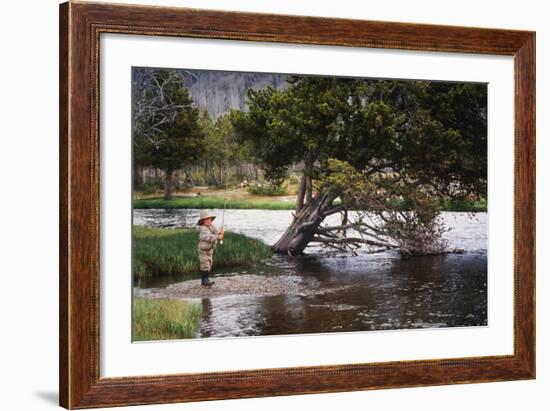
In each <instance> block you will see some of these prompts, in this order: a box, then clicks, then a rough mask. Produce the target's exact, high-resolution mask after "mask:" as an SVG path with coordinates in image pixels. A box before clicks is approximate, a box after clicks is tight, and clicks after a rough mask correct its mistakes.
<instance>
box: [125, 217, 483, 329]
mask: <svg viewBox="0 0 550 411" xmlns="http://www.w3.org/2000/svg"><path fill="white" fill-rule="evenodd" d="M199 212H200V210H192V209H191V210H134V224H137V225H148V226H156V227H191V226H194V225H195V223H196V221H197V219H198V215H199ZM214 212H215V213H216V214H217V215H218V216H220V217H219V218H221V215H222V211H221V210H214ZM332 217H333V218H334V221H330V220H329V221H327V223H328V224H330V225H332V224H333V223H337V219H338V217H337V216H332ZM442 218H443V219H444V222H445V224H446V226H447V227H449V228H451V230H450V231H448V232H446V233H445V237H446V239H447V240H448V242H449V246H450V247H451V248H461V249H464V250H465V251H466V252H465V253H464V254H448V255H441V256H423V257H414V258H410V259H401V258H400V257H399V255H398V253H397V252H395V251H384V252H381V253H377V254H368V253H366V252H364V253H361V252H360V253H359V255H358V256H356V257H352V256H342V255H332V256H327V255H326V254H325V253H323V250H322V249H320V248H316V247H313V248H310V249H308V250H307V255H305V256H301V257H286V256H283V257H281V256H274V257H273V258H271V259H269V260H268V261H265V262H262V263H260V264H257V265H256V266H254V267H252V268H250V267H249V268H247V269H246V270H244V271H241V272H217V273H215V276H216V275H217V276H234V275H240V276H242V275H244V276H246V275H264V276H280V278H281V280H282V281H289V282H294V283H296V282H298V283H299V284H300V286H301V287H300V289H301V290H304V289H307V290H309V291H308V292H296V293H289V294H283V295H271V296H250V295H246V296H243V295H228V296H219V297H216V298H202V299H201V300H200V302H201V304H202V307H203V318H202V323H201V327H200V329H199V331H198V335H197V336H198V337H226V336H244V335H248V336H250V335H275V334H303V333H325V332H343V331H369V330H388V329H392V330H393V329H408V328H429V327H464V326H481V325H486V324H487V214H486V213H476V214H468V213H443V215H442ZM291 220H292V216H291V214H290V211H271V210H227V211H226V212H225V228H226V230H228V231H234V232H238V233H242V234H245V235H248V236H250V237H255V238H258V239H261V240H263V241H265V242H266V243H268V244H273V243H274V242H275V241H277V239H278V238H279V237H280V236H281V234H282V233H283V232H284V230H285V229H286V227H288V225H289V224H290V222H291ZM216 222H219V219H218V220H217V221H216ZM178 281H181V279H178V278H173V279H171V280H170V282H172V283H174V282H178ZM168 285H169V283H168V282H166V280H164V281H159V280H154V279H153V280H151V281H150V282H148V283H144V284H140V286H141V287H143V288H144V290H141V291H147V290H159V289H162V288H163V287H166V286H168ZM214 287H215V286H214ZM182 298H185V296H182Z"/></svg>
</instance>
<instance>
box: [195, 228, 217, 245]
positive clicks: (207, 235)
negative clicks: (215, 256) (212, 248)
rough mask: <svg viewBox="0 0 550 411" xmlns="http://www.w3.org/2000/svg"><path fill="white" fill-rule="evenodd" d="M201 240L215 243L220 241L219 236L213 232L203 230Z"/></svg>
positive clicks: (200, 234) (200, 235)
mask: <svg viewBox="0 0 550 411" xmlns="http://www.w3.org/2000/svg"><path fill="white" fill-rule="evenodd" d="M199 240H201V241H208V242H211V243H215V242H216V241H218V235H217V234H214V233H212V231H210V230H205V229H203V228H201V231H200V233H199Z"/></svg>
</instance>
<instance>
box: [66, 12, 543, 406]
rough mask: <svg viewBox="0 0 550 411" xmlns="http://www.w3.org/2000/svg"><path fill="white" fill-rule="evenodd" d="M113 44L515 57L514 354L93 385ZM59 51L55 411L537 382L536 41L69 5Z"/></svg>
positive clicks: (96, 379)
mask: <svg viewBox="0 0 550 411" xmlns="http://www.w3.org/2000/svg"><path fill="white" fill-rule="evenodd" d="M113 32H114V33H129V34H139V35H158V36H176V37H201V38H212V39H232V40H255V41H272V42H273V41H274V42H288V43H302V44H322V45H334V46H356V47H371V48H389V49H409V50H429V51H435V52H438V51H439V52H466V53H484V54H498V55H507V56H513V57H514V64H515V179H514V184H515V199H514V207H515V217H514V218H515V221H514V225H515V239H514V249H515V255H514V273H515V274H514V276H515V277H514V282H515V295H514V310H515V313H514V338H515V339H514V354H513V355H507V356H487V357H475V358H460V359H441V360H425V361H406V362H385V363H373V364H359V365H357V364H354V365H346V364H341V365H334V366H322V367H298V368H282V369H270V370H242V371H238V372H213V373H202V374H177V375H165V376H160V377H159V376H155V377H147V376H144V377H124V378H100V374H99V351H100V345H99V299H100V295H99V230H100V222H99V120H100V119H99V107H98V104H99V103H98V101H99V100H98V94H99V47H100V34H101V33H113ZM59 47H60V90H59V93H60V118H59V124H60V278H59V283H60V365H59V366H60V374H59V376H60V378H59V379H60V387H59V389H60V404H61V405H62V406H64V407H67V408H71V409H72V408H90V407H100V406H102V407H105V406H121V405H132V404H152V403H171V402H183V401H200V400H213V399H222V398H245V397H260V396H273V395H290V394H304V393H318V392H335V391H352V390H367V389H380V388H397V387H412V386H424V385H441V384H461V383H473V382H489V381H504V380H519V379H531V378H534V377H535V33H534V32H528V31H512V30H495V29H482V28H465V27H449V26H435V25H420V24H404V23H387V22H379V21H358V20H344V19H331V18H313V17H298V16H280V15H269V14H252V13H231V12H220V11H207V10H196V9H183V8H164V7H152V6H130V5H113V4H105V3H102V4H97V3H96V4H94V3H80V2H69V3H64V4H62V5H60V43H59ZM205 382H207V384H205Z"/></svg>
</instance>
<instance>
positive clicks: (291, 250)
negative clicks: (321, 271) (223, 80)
mask: <svg viewBox="0 0 550 411" xmlns="http://www.w3.org/2000/svg"><path fill="white" fill-rule="evenodd" d="M289 81H290V82H291V83H292V86H291V87H289V88H287V89H285V90H275V89H273V88H267V89H264V90H259V91H254V90H249V91H248V108H249V111H247V112H233V113H232V122H233V124H234V127H235V130H236V132H237V133H238V135H239V136H240V138H241V139H242V141H246V142H248V143H250V144H251V145H252V147H253V151H254V153H255V156H256V157H257V158H258V159H259V160H260V165H261V167H262V168H263V170H264V172H265V174H266V176H267V177H268V178H273V179H280V178H281V176H283V175H285V173H286V172H287V169H288V167H289V166H290V165H292V164H296V163H302V164H303V172H302V177H301V183H300V189H299V192H298V196H297V201H296V210H295V213H294V219H293V222H292V223H291V225H290V226H289V227H288V229H287V230H286V232H285V233H284V234H283V235H282V236H281V238H280V239H279V240H278V241H277V242H276V243H275V244H274V245H273V247H272V248H273V251H274V252H275V253H284V254H289V255H297V254H301V253H303V252H304V250H305V249H306V247H307V246H308V245H309V244H321V245H323V246H325V247H327V248H329V249H332V250H335V251H346V252H351V253H355V252H356V250H357V249H358V248H360V247H367V248H368V249H369V250H371V251H376V250H380V249H388V248H392V249H397V250H399V251H400V252H401V253H402V255H416V254H437V253H443V252H449V251H453V250H449V249H448V246H447V243H446V242H445V241H444V239H443V237H442V234H443V233H444V232H445V230H446V228H445V226H444V224H443V222H442V221H441V219H440V215H439V210H438V208H437V201H436V200H437V199H441V198H466V197H468V198H479V197H482V196H486V182H487V172H486V156H487V149H486V112H487V111H486V110H487V106H486V104H487V100H486V86H484V85H480V84H457V83H432V82H425V81H388V80H385V81H379V80H365V79H360V80H358V79H347V78H321V77H295V76H294V77H291V78H290V79H289ZM337 213H340V215H341V219H340V224H337V225H327V224H326V223H324V221H325V219H327V218H328V217H330V216H332V215H334V214H337Z"/></svg>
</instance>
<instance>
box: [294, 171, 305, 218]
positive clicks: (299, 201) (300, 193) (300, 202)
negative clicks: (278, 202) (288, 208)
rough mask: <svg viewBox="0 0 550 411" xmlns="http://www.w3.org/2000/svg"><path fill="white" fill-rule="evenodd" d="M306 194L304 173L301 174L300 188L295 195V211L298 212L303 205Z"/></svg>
mask: <svg viewBox="0 0 550 411" xmlns="http://www.w3.org/2000/svg"><path fill="white" fill-rule="evenodd" d="M305 194H306V175H305V174H303V175H302V178H301V180H300V190H299V191H298V196H297V197H296V213H298V212H299V211H300V210H301V209H302V207H303V206H304V196H305Z"/></svg>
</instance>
